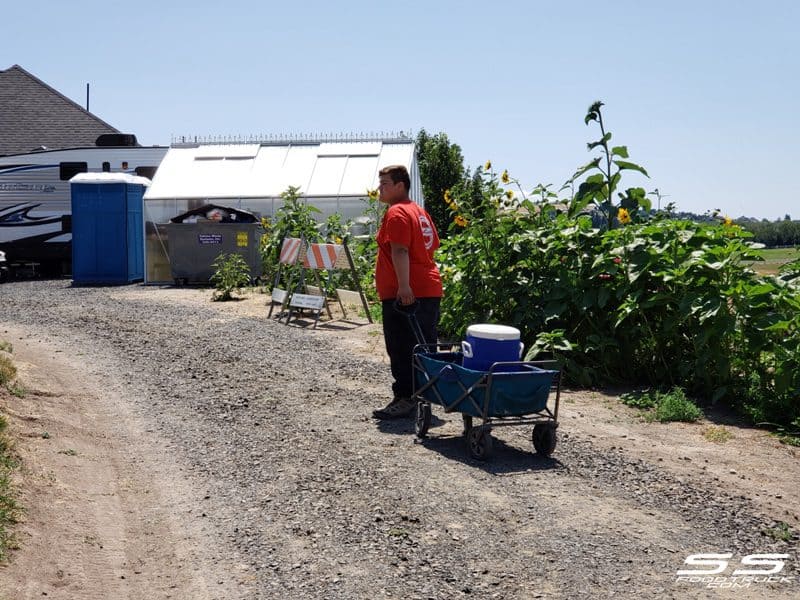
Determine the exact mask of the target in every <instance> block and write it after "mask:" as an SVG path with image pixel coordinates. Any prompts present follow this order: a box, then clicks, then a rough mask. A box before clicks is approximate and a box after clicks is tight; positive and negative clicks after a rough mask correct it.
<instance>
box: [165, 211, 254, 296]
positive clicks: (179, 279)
mask: <svg viewBox="0 0 800 600" xmlns="http://www.w3.org/2000/svg"><path fill="white" fill-rule="evenodd" d="M208 216H210V217H211V218H208ZM163 228H164V229H166V231H167V240H168V245H169V262H170V270H171V272H172V278H173V279H174V280H175V283H176V284H178V285H185V284H188V283H201V284H208V283H209V280H210V279H211V276H212V275H213V274H214V267H213V263H214V261H215V260H216V259H217V257H218V256H219V255H220V254H232V253H237V254H241V255H242V256H243V257H244V259H245V261H246V262H247V265H248V266H249V267H250V276H251V278H252V279H253V280H255V279H257V278H258V277H260V276H261V254H260V252H259V247H260V240H261V236H262V235H263V234H264V230H263V228H262V227H261V224H260V223H258V222H257V219H256V217H255V215H253V214H252V213H248V212H246V211H242V210H237V209H232V208H227V207H221V206H215V205H206V206H202V207H200V208H197V209H194V210H191V211H189V212H187V213H183V214H181V215H178V216H176V217H173V218H172V219H170V223H167V224H166V225H163Z"/></svg>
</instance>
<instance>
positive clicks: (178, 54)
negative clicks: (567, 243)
mask: <svg viewBox="0 0 800 600" xmlns="http://www.w3.org/2000/svg"><path fill="white" fill-rule="evenodd" d="M2 29H3V34H2V36H1V37H0V69H5V68H8V67H10V66H11V65H13V64H19V65H20V66H22V67H23V68H25V69H27V70H28V71H30V72H31V73H33V74H34V75H36V76H37V77H39V78H41V79H43V80H44V81H45V82H47V83H49V84H50V85H52V86H53V87H55V88H56V89H58V90H59V91H61V92H62V93H64V94H65V95H67V96H69V97H70V98H72V99H73V100H75V101H76V102H78V103H80V104H84V101H85V87H86V83H87V82H89V83H91V90H92V93H91V109H92V112H94V113H96V114H97V115H98V116H100V117H101V118H103V119H105V120H106V121H108V122H109V123H111V124H112V125H114V126H116V127H117V128H119V129H121V130H123V131H125V132H131V133H135V134H136V135H137V136H138V137H139V140H140V141H141V142H142V143H146V144H169V143H170V140H171V137H172V135H173V134H174V135H181V134H193V135H194V134H197V135H208V134H211V135H215V134H242V135H247V134H251V133H259V134H260V133H281V132H294V133H299V132H342V131H344V132H350V131H358V132H361V131H376V130H377V131H385V130H395V131H396V130H405V131H408V130H413V131H414V132H416V131H417V130H418V129H419V128H421V127H424V128H425V129H427V130H428V131H429V132H434V133H435V132H439V131H443V132H446V133H447V134H448V135H449V137H450V139H451V140H452V141H454V142H456V143H458V144H459V145H460V146H461V148H462V150H463V153H464V156H465V159H466V162H467V164H468V165H471V166H473V167H474V166H478V165H481V164H483V163H484V162H485V161H486V160H487V159H491V160H492V162H493V164H494V165H495V167H496V168H498V169H502V168H508V170H509V171H510V172H511V174H512V176H515V177H518V178H519V179H520V180H522V182H523V183H524V185H525V187H532V186H534V185H535V184H537V183H540V182H541V183H552V184H554V185H555V187H556V188H558V187H560V185H561V184H562V183H563V182H564V181H565V180H566V179H567V178H568V177H569V176H570V175H571V174H572V173H573V172H574V171H575V169H576V168H577V167H578V166H580V165H582V164H584V163H586V162H588V160H590V159H591V158H592V156H593V155H592V154H590V153H588V152H587V150H586V142H588V141H590V140H593V139H595V138H596V137H597V130H596V129H595V128H594V127H593V126H588V127H587V126H586V125H584V123H583V116H584V114H585V111H586V108H587V107H588V106H589V104H591V103H592V101H594V100H598V99H599V100H602V101H603V102H605V104H606V106H605V119H606V122H607V125H608V129H609V130H611V131H612V132H613V134H614V138H613V142H614V143H616V144H624V145H627V146H628V149H629V151H630V156H631V160H633V161H634V162H638V163H640V164H641V165H643V166H644V167H645V168H646V169H647V170H648V171H649V173H650V176H651V178H650V179H649V180H645V179H643V178H639V177H633V176H632V177H630V178H629V179H627V181H626V180H623V185H624V186H625V187H629V186H634V185H642V186H643V187H645V188H646V189H647V190H648V191H652V190H653V189H655V188H658V189H659V190H661V192H662V193H663V194H666V195H667V198H666V199H665V200H664V202H670V201H672V202H675V203H676V205H677V207H678V209H681V210H689V211H694V212H704V211H706V210H710V209H714V208H719V209H721V210H722V212H723V213H725V214H729V215H731V216H734V217H736V216H740V215H748V216H755V217H759V218H770V219H774V218H780V217H783V216H784V215H785V214H787V213H789V214H791V215H792V217H793V218H800V207H797V204H798V201H799V200H800V194H798V191H797V186H796V184H795V181H796V179H797V175H796V173H797V171H798V168H799V166H800V151H799V150H798V147H799V146H798V135H800V107H798V103H800V48H798V41H800V35H799V34H798V31H800V2H794V1H792V0H775V1H771V0H763V1H761V2H754V1H748V2H745V1H737V0H730V1H723V0H719V1H710V0H694V1H691V2H689V1H684V0H671V1H669V2H645V1H638V2H637V1H631V0H625V1H611V2H597V1H592V2H589V1H572V0H562V1H561V2H552V1H547V2H545V1H536V0H533V1H530V2H523V1H519V2H502V1H498V2H480V3H479V2H470V1H464V2H456V1H450V0H447V1H439V2H437V1H435V0H431V1H429V2H423V1H417V0H410V1H403V2H377V1H374V0H373V1H372V2H361V1H358V2H355V1H354V2H349V1H347V0H340V2H330V1H329V2H318V1H314V0H306V1H302V2H300V1H294V2H291V1H284V2H272V1H263V2H240V1H236V0H228V1H226V2H204V1H199V0H196V1H194V2H184V1H175V2H173V1H168V0H161V1H160V2H152V1H150V0H146V1H140V2H115V1H103V2H100V1H83V2H82V1H73V2H44V1H41V0H28V1H27V2H24V3H23V2H15V3H13V4H12V5H11V6H5V7H4V8H3V28H2Z"/></svg>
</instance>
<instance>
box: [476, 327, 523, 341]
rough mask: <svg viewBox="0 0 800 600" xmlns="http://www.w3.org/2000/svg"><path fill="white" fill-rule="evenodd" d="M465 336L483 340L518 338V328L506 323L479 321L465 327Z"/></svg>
mask: <svg viewBox="0 0 800 600" xmlns="http://www.w3.org/2000/svg"><path fill="white" fill-rule="evenodd" d="M467 336H471V337H474V338H480V339H484V340H518V339H519V336H520V332H519V329H517V328H516V327H509V326H508V325H492V324H489V323H481V324H479V325H470V326H469V327H467Z"/></svg>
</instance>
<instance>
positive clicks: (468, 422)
mask: <svg viewBox="0 0 800 600" xmlns="http://www.w3.org/2000/svg"><path fill="white" fill-rule="evenodd" d="M461 418H462V419H463V420H464V437H465V438H469V432H470V431H472V417H471V416H469V415H461Z"/></svg>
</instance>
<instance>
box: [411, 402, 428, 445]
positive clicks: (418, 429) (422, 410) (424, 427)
mask: <svg viewBox="0 0 800 600" xmlns="http://www.w3.org/2000/svg"><path fill="white" fill-rule="evenodd" d="M430 427H431V405H430V404H428V403H427V402H422V401H421V400H420V401H419V402H417V417H416V419H415V420H414V432H415V433H416V434H417V437H425V434H426V433H428V429H430Z"/></svg>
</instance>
